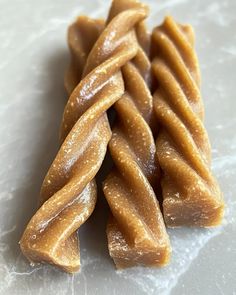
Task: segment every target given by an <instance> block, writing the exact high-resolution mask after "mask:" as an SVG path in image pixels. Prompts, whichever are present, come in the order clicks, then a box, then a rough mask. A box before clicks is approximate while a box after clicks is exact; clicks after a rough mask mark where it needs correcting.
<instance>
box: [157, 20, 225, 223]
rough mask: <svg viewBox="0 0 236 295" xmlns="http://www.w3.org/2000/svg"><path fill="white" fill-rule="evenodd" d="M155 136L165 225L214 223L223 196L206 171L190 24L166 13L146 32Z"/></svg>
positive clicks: (208, 156) (205, 140)
mask: <svg viewBox="0 0 236 295" xmlns="http://www.w3.org/2000/svg"><path fill="white" fill-rule="evenodd" d="M152 54H153V62H152V67H153V73H154V77H155V79H156V85H155V86H156V87H155V88H156V89H155V93H154V108H155V114H156V117H157V120H158V123H159V125H160V132H159V134H158V137H157V141H156V148H157V156H158V160H159V163H160V167H161V171H162V179H161V185H162V192H163V210H164V218H165V222H166V224H167V226H170V227H176V226H185V225H186V226H202V227H208V226H215V225H218V224H219V223H221V221H222V217H223V213H224V201H223V198H222V194H221V191H220V188H219V186H218V184H217V181H216V180H215V178H214V176H213V175H212V172H211V168H210V165H211V148H210V144H209V139H208V135H207V132H206V129H205V128H204V125H203V115H204V108H203V103H202V99H201V93H200V89H199V87H200V71H199V65H198V60H197V56H196V53H195V51H194V33H193V30H192V28H191V26H182V25H179V24H177V23H176V22H175V21H174V20H173V18H171V17H167V18H166V19H165V21H164V23H163V24H162V25H161V26H159V27H157V28H155V29H154V31H153V34H152Z"/></svg>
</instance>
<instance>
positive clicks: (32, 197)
mask: <svg viewBox="0 0 236 295" xmlns="http://www.w3.org/2000/svg"><path fill="white" fill-rule="evenodd" d="M145 2H146V3H148V4H150V7H151V17H150V20H149V25H150V26H153V25H156V24H159V23H160V22H161V21H162V19H163V16H164V15H165V14H172V15H173V16H175V17H176V19H177V20H178V21H180V22H185V23H187V22H189V23H191V24H192V25H193V26H194V28H195V31H196V37H197V38H196V40H197V52H198V54H199V59H200V65H201V70H202V93H203V98H204V102H205V107H206V127H207V129H208V131H209V135H210V139H211V143H212V148H213V169H214V172H215V174H216V176H217V178H218V180H219V182H220V184H221V187H222V190H223V192H224V195H225V200H226V205H227V209H226V216H225V220H224V224H223V226H222V227H220V228H217V229H212V230H204V229H201V230H199V229H195V230H192V229H178V230H170V231H169V233H170V237H171V242H172V246H173V257H172V262H171V264H170V265H169V266H168V267H166V268H165V269H161V270H159V269H157V270H153V269H142V268H138V269H131V270H126V271H123V272H117V271H115V269H114V265H113V263H112V261H111V259H110V258H109V255H108V251H107V246H106V237H105V232H104V229H105V220H106V210H105V209H102V208H103V207H104V206H103V202H102V201H101V200H100V202H99V204H98V207H97V209H96V211H95V213H94V215H93V216H92V218H91V219H90V220H89V222H87V223H86V225H85V226H83V227H82V229H81V231H80V238H81V253H82V271H81V272H80V273H78V274H76V275H68V274H64V273H62V272H60V271H58V270H56V269H54V268H52V267H49V266H43V267H42V266H36V267H34V268H32V267H31V266H30V265H29V264H28V263H27V261H26V260H25V259H24V257H23V256H22V255H21V253H20V250H19V245H18V241H19V238H20V236H21V234H22V231H23V229H24V227H25V225H26V223H27V221H28V220H29V218H30V217H31V215H32V214H33V212H34V210H35V208H36V204H37V201H36V200H37V197H38V192H39V189H40V185H41V183H42V180H43V177H44V175H45V173H46V171H47V168H48V167H49V164H50V162H51V161H52V159H53V157H54V155H55V153H56V150H57V146H58V130H59V124H60V119H61V115H62V111H63V107H64V104H65V99H66V94H65V91H64V89H63V75H64V71H65V68H66V66H67V64H68V57H69V54H68V50H67V45H66V30H67V26H68V24H70V23H71V22H72V21H73V20H74V18H75V16H77V15H79V14H89V15H90V16H93V17H97V16H104V17H105V15H106V11H107V7H108V6H109V1H103V0H100V1H99V0H93V1H88V0H87V1H85V0H70V1H64V0H57V1H53V0H41V1H30V0H12V1H8V0H0V7H1V9H0V138H1V141H0V154H1V166H0V167H1V169H0V186H1V191H0V294H4V295H7V294H11V295H15V294H25V295H28V294H44V295H46V294H58V295H60V294H89V295H90V294H91V295H92V294H98V295H100V294H101V295H106V294H109V295H110V294H122V292H123V293H124V294H131V295H132V294H135V295H141V294H150V295H151V294H159V295H161V294H172V295H173V294H174V295H176V294H177V295H178V294H181V295H183V294H191V295H195V294H201V295H205V294H206V295H209V294H214V295H217V294H225V295H228V294H229V295H231V294H236V280H235V277H236V222H235V209H236V195H235V194H236V132H235V131H236V115H235V112H236V98H235V85H236V34H235V29H236V1H235V0H215V1H213V0H212V1H211V0H205V1H203V0H195V1H191V0H153V1H151V0H145ZM101 199H102V196H101Z"/></svg>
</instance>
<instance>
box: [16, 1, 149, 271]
mask: <svg viewBox="0 0 236 295" xmlns="http://www.w3.org/2000/svg"><path fill="white" fill-rule="evenodd" d="M135 3H136V6H135V7H134V8H133V9H128V10H126V11H124V12H122V13H119V12H117V13H116V12H114V17H113V18H110V19H109V23H108V24H107V27H106V28H105V30H104V31H103V32H102V34H101V35H100V37H99V39H98V40H97V42H96V44H95V45H94V47H93V49H92V50H91V52H90V54H89V56H88V59H87V62H86V65H85V69H84V72H83V79H82V81H81V82H80V83H79V85H78V86H77V87H76V88H75V89H74V91H73V92H72V94H71V96H70V98H69V101H68V103H67V105H66V107H65V111H64V116H63V121H62V128H61V138H62V140H63V139H65V140H64V142H63V144H62V146H61V148H60V150H59V152H58V154H57V156H56V158H55V160H54V162H53V164H52V166H51V167H50V169H49V171H48V173H47V175H46V177H45V180H44V182H43V185H42V189H41V203H43V202H44V203H43V205H42V206H41V207H40V208H39V210H38V211H37V212H36V214H35V215H34V216H33V218H32V219H31V220H30V222H29V224H28V226H27V228H26V230H25V232H24V234H23V237H22V239H21V242H20V243H21V249H22V251H23V253H24V254H25V256H26V257H27V258H28V259H29V260H31V261H36V262H37V261H39V262H48V263H52V264H55V265H57V266H60V267H61V268H63V269H64V270H66V271H68V272H74V271H76V270H78V269H79V267H80V256H79V248H78V237H77V229H78V228H79V227H80V225H81V224H83V223H84V222H85V220H86V219H87V218H88V217H89V216H90V214H91V213H92V211H93V208H94V205H95V201H96V184H95V181H94V177H95V175H96V173H97V171H98V170H99V168H100V166H101V163H102V161H103V159H104V156H105V153H106V148H107V144H108V141H109V140H110V137H111V131H110V127H109V122H108V120H107V115H106V110H107V109H108V108H109V107H110V106H111V105H112V104H113V103H114V102H115V101H117V100H118V99H119V98H120V97H121V95H122V94H123V92H124V85H123V79H122V76H121V72H120V68H121V67H122V66H123V65H124V64H125V63H126V62H127V61H128V60H130V59H132V58H133V57H134V56H135V55H136V53H137V50H138V44H137V40H136V37H135V32H134V30H133V28H134V26H135V24H136V23H137V22H139V21H141V20H143V19H144V18H145V17H146V15H147V8H146V7H145V6H143V5H141V4H138V3H137V2H135Z"/></svg>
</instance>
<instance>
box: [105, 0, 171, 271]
mask: <svg viewBox="0 0 236 295" xmlns="http://www.w3.org/2000/svg"><path fill="white" fill-rule="evenodd" d="M120 3H123V5H124V6H125V1H120ZM120 5H121V4H120ZM143 28H144V25H143V23H142V24H138V25H137V26H136V32H137V38H138V39H139V40H143V39H147V38H144V36H145V35H146V36H147V33H145V31H144V30H143ZM143 34H145V35H143ZM149 73H150V62H149V59H148V57H147V55H146V53H145V52H144V50H143V49H142V48H141V46H140V47H139V50H138V53H137V55H136V57H135V58H134V59H133V60H132V62H128V63H127V64H126V65H125V66H124V67H123V68H122V74H123V78H124V81H125V89H126V92H125V94H124V95H123V96H122V98H121V99H120V100H119V101H117V102H116V103H115V110H116V112H117V116H118V122H117V123H116V125H115V127H114V129H113V131H112V138H111V141H110V143H109V150H110V153H111V156H112V158H113V161H114V163H115V169H114V171H113V172H111V174H110V175H109V176H108V177H107V179H106V180H105V182H104V194H105V197H106V199H107V201H108V204H109V207H110V209H111V212H112V216H110V218H109V221H108V225H107V237H108V247H109V252H110V255H111V257H112V258H113V259H114V262H115V264H116V266H117V268H125V267H131V266H135V265H145V266H161V265H164V264H166V263H167V262H168V261H169V257H170V244H169V239H168V236H167V233H166V230H165V225H164V222H163V218H162V214H161V212H160V208H159V205H158V201H157V199H156V196H155V193H154V191H153V189H152V186H151V184H153V185H154V183H155V182H157V181H158V178H159V169H158V165H157V162H156V159H155V152H156V149H155V142H154V139H153V136H152V132H151V130H150V127H149V126H148V123H150V121H151V116H152V96H151V94H150V91H149V88H148V84H147V82H146V81H145V80H147V79H148V75H149Z"/></svg>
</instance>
